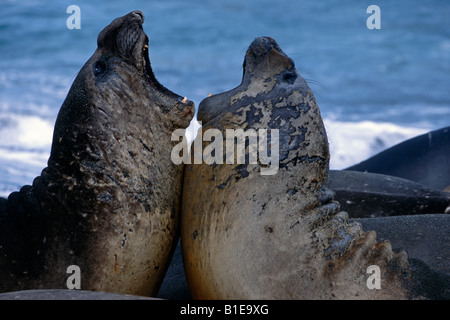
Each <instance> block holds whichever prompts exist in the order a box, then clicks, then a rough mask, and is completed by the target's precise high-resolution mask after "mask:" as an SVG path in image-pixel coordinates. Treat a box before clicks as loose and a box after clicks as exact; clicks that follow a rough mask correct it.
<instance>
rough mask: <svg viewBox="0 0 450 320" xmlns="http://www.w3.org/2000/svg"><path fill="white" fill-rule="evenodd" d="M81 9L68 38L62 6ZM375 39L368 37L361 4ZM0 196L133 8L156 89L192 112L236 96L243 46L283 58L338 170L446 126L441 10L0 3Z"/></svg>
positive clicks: (41, 158) (336, 4) (32, 164)
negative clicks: (265, 41)
mask: <svg viewBox="0 0 450 320" xmlns="http://www.w3.org/2000/svg"><path fill="white" fill-rule="evenodd" d="M73 4H74V5H78V6H79V7H80V9H81V29H79V30H76V29H73V30H70V29H68V28H67V26H66V20H67V19H68V18H69V16H70V14H68V13H66V9H67V7H68V6H69V5H73ZM372 4H376V5H378V6H379V7H380V9H381V29H380V30H369V29H368V28H367V27H366V20H367V19H368V18H369V16H370V14H367V13H366V9H367V7H368V6H369V5H372ZM0 8H1V9H0V195H3V196H5V195H7V194H8V193H9V192H11V191H13V190H17V189H18V188H19V187H20V186H21V185H24V184H31V183H32V180H33V178H34V177H35V176H36V175H39V174H40V171H41V170H42V169H43V168H44V167H45V166H46V161H47V158H48V156H49V152H50V146H51V138H52V131H53V125H54V121H55V119H56V116H57V113H58V110H59V108H60V106H61V104H62V102H63V100H64V98H65V96H66V94H67V91H68V89H69V87H70V85H71V83H72V81H73V80H74V78H75V76H76V74H77V72H78V71H79V70H80V68H81V67H82V65H83V64H84V63H85V61H86V60H87V59H88V58H89V57H90V56H91V55H92V53H93V52H94V51H95V48H96V39H97V35H98V33H99V32H100V31H101V30H102V29H103V28H104V27H105V26H106V25H108V24H109V23H110V22H111V21H112V20H113V19H114V18H116V17H118V16H122V15H124V14H126V13H128V12H130V11H133V10H136V9H139V10H141V11H143V12H144V14H145V23H144V30H145V32H146V33H147V35H148V36H149V38H150V60H151V63H152V67H153V70H154V72H155V75H156V77H157V78H158V80H159V81H160V82H161V83H162V84H163V85H165V86H166V87H168V88H170V89H171V90H172V91H174V92H176V93H178V94H179V95H182V96H187V97H188V98H189V99H191V100H193V101H194V102H195V103H196V105H197V106H198V104H199V102H200V101H201V100H202V99H203V98H204V97H206V96H207V95H208V94H209V93H210V92H212V93H213V94H214V93H219V92H222V91H226V90H229V89H231V88H233V87H236V86H237V85H239V83H240V81H241V77H242V62H243V57H244V54H245V51H246V49H247V47H248V45H249V44H250V43H251V42H252V40H253V39H254V38H255V37H258V36H262V35H265V36H271V37H273V38H275V39H276V40H277V42H278V43H279V45H280V47H281V48H282V49H283V50H284V52H285V53H286V54H287V55H289V56H290V57H291V58H293V59H294V61H295V63H296V67H297V70H298V71H299V73H300V74H301V75H302V76H303V77H304V78H305V79H306V80H307V81H308V83H309V84H310V87H311V88H312V90H313V92H314V94H315V96H316V99H317V101H318V103H319V106H320V109H321V112H322V116H323V118H324V121H325V124H326V127H327V131H328V135H329V140H330V148H331V152H332V160H331V167H332V168H344V167H346V166H349V165H352V164H354V163H356V162H359V161H361V160H364V159H365V158H367V157H369V156H371V155H373V154H375V153H377V152H379V151H381V150H383V149H385V148H387V147H389V146H391V145H393V144H395V143H398V142H400V141H402V140H405V139H407V138H410V137H412V136H415V135H418V134H421V133H424V132H427V131H429V130H434V129H438V128H441V127H444V126H448V125H449V124H450V95H449V91H450V90H449V89H450V19H449V18H450V1H444V0H430V1H419V0H409V1H406V0H396V1H386V0H376V1H375V0H371V1H365V0H363V1H359V0H351V1H350V0H340V1H338V0H327V1H313V0H307V1H297V0H278V1H268V0H246V1H242V0H223V1H219V0H214V1H206V0H193V1H186V0H183V1H182V0H164V1H148V0H147V1H144V0H141V1H135V0H127V1H105V0H103V1H96V2H95V3H94V2H93V1H87V0H82V1H75V0H71V1H59V2H58V3H55V2H53V1H43V0H40V1H37V0H17V1H12V0H0Z"/></svg>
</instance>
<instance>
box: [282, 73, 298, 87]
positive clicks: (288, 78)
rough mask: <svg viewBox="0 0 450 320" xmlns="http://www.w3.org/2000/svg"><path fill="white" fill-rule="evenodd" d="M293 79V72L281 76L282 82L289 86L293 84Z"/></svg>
mask: <svg viewBox="0 0 450 320" xmlns="http://www.w3.org/2000/svg"><path fill="white" fill-rule="evenodd" d="M295 79H297V73H295V72H285V73H284V74H283V80H284V81H286V82H287V83H289V84H293V83H294V82H295Z"/></svg>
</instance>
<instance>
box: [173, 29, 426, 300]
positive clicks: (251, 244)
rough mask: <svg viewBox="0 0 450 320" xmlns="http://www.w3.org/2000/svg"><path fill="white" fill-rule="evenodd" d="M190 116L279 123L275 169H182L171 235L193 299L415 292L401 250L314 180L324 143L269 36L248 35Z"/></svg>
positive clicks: (312, 104) (320, 175) (222, 123)
mask: <svg viewBox="0 0 450 320" xmlns="http://www.w3.org/2000/svg"><path fill="white" fill-rule="evenodd" d="M198 119H199V121H202V123H203V131H204V132H205V131H206V130H208V129H210V128H216V129H219V130H222V131H225V129H237V128H243V129H250V128H254V129H258V128H265V129H279V141H280V142H279V143H280V146H279V148H280V152H279V153H280V154H279V159H280V163H279V170H278V172H277V173H276V174H275V175H261V174H260V167H261V166H260V165H259V164H257V165H240V164H234V165H232V164H213V165H207V164H205V163H203V164H201V165H199V164H192V165H190V166H188V167H187V168H186V172H185V179H184V187H183V188H184V192H183V201H182V214H181V234H182V236H181V237H182V238H181V239H182V253H183V259H184V265H185V272H186V279H187V282H188V285H189V289H190V292H191V295H192V297H193V298H195V299H407V298H412V297H420V293H417V291H414V293H412V291H411V290H410V289H409V288H410V283H411V268H410V266H409V263H408V259H407V255H406V253H405V252H403V251H402V252H399V253H394V252H393V251H392V248H391V245H390V243H389V242H383V243H377V242H376V234H375V232H364V231H363V230H362V228H361V225H360V224H358V223H355V222H354V223H350V222H349V221H348V216H347V214H346V213H345V212H339V204H338V203H337V202H335V201H333V200H332V198H333V195H332V192H331V191H330V190H328V189H327V188H325V187H324V183H325V181H326V179H327V175H328V171H329V169H328V168H329V149H328V141H327V136H326V132H325V128H324V125H323V123H322V119H321V115H320V111H319V108H318V106H317V103H316V101H315V98H314V96H313V93H312V92H311V90H310V88H309V87H308V85H307V84H306V82H305V80H304V79H303V78H302V77H301V76H300V75H299V74H298V72H297V70H296V68H295V65H294V62H293V61H292V59H290V58H289V57H288V56H286V54H284V53H283V51H282V50H281V49H280V47H279V46H278V45H277V43H276V42H275V40H273V39H272V38H269V37H261V38H257V39H255V40H254V41H253V43H252V44H251V45H250V47H249V49H248V51H247V53H246V55H245V61H244V75H243V79H242V83H241V84H240V85H239V86H238V87H236V88H235V89H232V90H230V91H228V92H224V93H221V94H218V95H214V96H211V97H209V98H206V99H204V100H203V101H202V102H201V103H200V105H199V113H198ZM209 143H210V142H205V145H208V144H209ZM247 152H248V149H247ZM371 265H377V266H378V267H379V268H380V272H381V274H380V276H381V288H382V289H380V290H377V289H369V288H368V286H367V280H368V278H369V276H370V275H371V274H368V273H367V269H368V267H369V266H371Z"/></svg>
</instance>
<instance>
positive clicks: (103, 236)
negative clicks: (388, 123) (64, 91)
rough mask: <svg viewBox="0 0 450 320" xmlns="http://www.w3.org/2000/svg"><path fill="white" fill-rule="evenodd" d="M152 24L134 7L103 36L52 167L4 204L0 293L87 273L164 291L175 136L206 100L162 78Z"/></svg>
mask: <svg viewBox="0 0 450 320" xmlns="http://www.w3.org/2000/svg"><path fill="white" fill-rule="evenodd" d="M143 22H144V16H143V14H142V12H140V11H134V12H131V13H129V14H127V15H125V16H123V17H120V18H117V19H115V20H114V21H113V22H112V23H111V24H110V25H109V26H107V27H106V28H105V29H104V30H102V31H101V32H100V34H99V36H98V38H97V45H98V47H97V50H96V51H95V52H94V54H93V55H92V56H91V58H90V59H89V60H88V61H87V62H86V63H85V65H84V66H83V68H82V69H81V70H80V72H79V73H78V75H77V77H76V79H75V81H74V83H73V84H72V86H71V88H70V91H69V93H68V95H67V97H66V99H65V101H64V103H63V105H62V107H61V109H60V111H59V114H58V117H57V120H56V124H55V129H54V134H53V142H52V148H51V154H50V158H49V160H48V167H47V168H45V169H44V170H43V172H42V174H41V176H40V177H38V178H36V179H35V181H34V183H33V186H31V187H24V188H22V189H21V191H20V192H19V193H13V194H11V195H10V197H9V198H8V201H7V203H6V205H5V201H2V204H1V205H2V208H6V212H2V213H1V214H2V216H1V223H2V225H1V226H0V227H1V228H3V229H5V228H6V226H8V227H7V231H6V234H4V236H3V235H2V239H3V240H4V239H5V238H6V239H7V241H6V243H5V245H4V246H2V248H1V250H2V257H0V259H2V261H1V262H0V264H1V268H0V278H1V279H2V281H1V282H0V291H12V290H23V289H30V288H34V289H37V288H67V285H66V281H67V279H68V277H69V276H70V274H68V273H67V268H68V267H69V266H71V265H76V266H78V267H79V268H80V272H81V288H82V289H85V290H101V291H113V292H119V293H128V294H136V295H152V296H155V295H156V293H157V291H158V288H159V286H160V284H161V282H162V280H163V277H164V274H165V272H166V269H167V267H168V265H169V262H170V258H171V255H172V253H173V250H174V249H175V245H176V243H177V239H178V235H179V233H178V219H179V209H180V208H179V207H180V197H181V183H182V174H183V167H182V166H180V165H175V164H174V163H173V162H172V161H171V157H170V156H171V147H172V146H174V142H172V141H171V134H172V131H173V130H175V129H177V128H185V127H187V126H188V125H189V122H190V120H191V118H192V115H193V113H194V104H193V102H192V101H189V100H187V99H185V98H183V97H182V96H179V95H177V94H175V93H173V92H171V91H170V90H169V89H167V88H165V87H164V86H163V85H161V84H160V83H159V82H158V81H157V80H156V77H155V75H154V74H153V71H152V69H151V65H150V60H149V57H148V49H149V48H148V37H147V35H146V34H145V32H144V31H143V28H142V24H143ZM30 234H31V235H32V239H30ZM14 243H16V244H17V245H16V246H15V245H13V244H14ZM2 245H3V244H2ZM36 246H38V247H36ZM15 256H17V257H23V259H24V261H25V260H26V261H27V264H26V265H25V264H24V262H22V260H18V259H16V258H15ZM28 265H29V266H30V268H28V269H27V268H26V266H28ZM31 267H32V269H31Z"/></svg>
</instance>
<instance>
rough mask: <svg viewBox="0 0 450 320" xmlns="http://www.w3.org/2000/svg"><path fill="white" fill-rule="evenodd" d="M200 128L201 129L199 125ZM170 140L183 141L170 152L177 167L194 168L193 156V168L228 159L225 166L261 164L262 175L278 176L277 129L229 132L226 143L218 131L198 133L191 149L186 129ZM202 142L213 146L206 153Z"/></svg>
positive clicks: (206, 149)
mask: <svg viewBox="0 0 450 320" xmlns="http://www.w3.org/2000/svg"><path fill="white" fill-rule="evenodd" d="M199 124H200V125H201V123H200V122H199ZM180 138H181V141H180ZM269 138H270V139H269ZM171 140H172V141H180V142H179V143H178V144H177V145H175V146H174V147H173V149H172V152H171V156H170V157H171V160H172V162H173V163H174V164H181V163H184V164H191V161H192V156H193V164H201V163H203V162H204V163H206V164H211V165H212V164H223V163H224V159H225V163H226V164H259V165H260V170H261V171H260V174H261V175H274V174H276V173H277V172H278V168H279V158H280V157H279V130H278V129H258V130H255V129H247V130H243V129H226V130H225V139H224V137H223V134H222V131H221V130H219V129H214V128H211V129H207V130H205V132H202V130H199V132H198V134H197V136H196V137H195V139H193V143H192V147H191V146H190V144H189V141H187V138H186V129H176V130H175V131H173V133H172V137H171ZM224 140H225V146H224ZM203 142H211V143H210V144H208V145H206V147H205V148H204V149H203ZM247 148H248V152H246V149H247ZM191 152H192V153H191ZM246 154H248V161H246Z"/></svg>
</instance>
